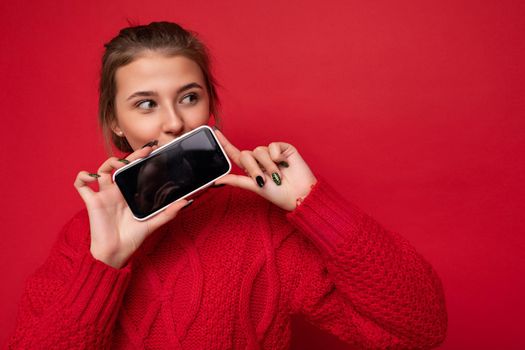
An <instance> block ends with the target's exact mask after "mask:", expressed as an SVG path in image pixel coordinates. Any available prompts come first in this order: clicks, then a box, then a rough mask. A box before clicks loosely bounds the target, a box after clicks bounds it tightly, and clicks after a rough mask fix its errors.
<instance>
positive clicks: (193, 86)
mask: <svg viewBox="0 0 525 350" xmlns="http://www.w3.org/2000/svg"><path fill="white" fill-rule="evenodd" d="M193 88H199V89H203V87H202V86H200V85H199V84H197V83H195V82H193V83H189V84H186V85H184V86H182V87H180V88H179V89H178V90H177V94H180V93H181V92H183V91H186V90H189V89H193Z"/></svg>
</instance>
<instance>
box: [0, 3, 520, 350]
mask: <svg viewBox="0 0 525 350" xmlns="http://www.w3.org/2000/svg"><path fill="white" fill-rule="evenodd" d="M86 4H87V2H72V1H55V2H54V3H53V2H50V1H40V2H37V1H33V2H31V1H3V2H2V3H1V4H0V16H1V18H0V30H1V35H0V43H1V54H0V74H1V77H2V78H1V84H2V85H1V89H0V102H1V104H2V106H1V111H2V112H1V125H2V127H1V130H2V132H1V135H2V137H1V138H0V142H1V147H0V152H1V153H0V155H1V160H2V161H1V163H0V164H1V175H2V176H1V177H0V179H1V181H0V193H1V204H0V205H1V210H0V222H1V234H2V236H1V237H2V238H1V240H0V242H1V244H0V275H1V276H2V283H1V287H0V303H1V309H0V310H1V311H0V341H1V342H3V341H4V340H5V339H6V337H7V334H8V333H9V332H10V331H12V329H13V325H14V317H15V315H16V304H17V303H18V301H19V298H20V295H21V292H22V288H23V283H24V280H25V279H26V278H27V277H28V275H29V274H30V273H31V272H32V271H33V270H34V269H35V268H36V267H37V266H38V265H39V264H41V263H42V262H43V260H44V258H45V257H46V256H47V254H48V252H49V249H50V246H51V244H52V242H53V241H54V239H55V237H56V234H57V233H58V230H59V229H60V227H61V226H62V225H63V224H64V223H65V222H66V220H67V219H68V218H69V217H71V215H72V214H73V213H75V212H76V211H78V210H79V209H80V208H81V207H82V202H81V201H80V199H79V197H78V195H77V193H76V192H75V190H74V188H73V186H72V184H73V180H74V178H75V175H76V173H77V172H78V171H79V170H80V169H87V170H94V169H96V168H97V167H98V165H99V164H100V163H101V162H102V161H103V160H104V159H105V157H106V156H105V153H104V149H103V146H102V142H101V137H100V136H99V132H98V128H97V124H96V106H97V96H96V90H97V79H98V78H97V72H98V69H99V60H100V55H101V52H102V44H103V43H104V42H105V41H107V40H108V39H110V38H111V37H112V36H113V35H115V34H116V32H117V30H118V29H119V28H120V27H122V26H125V25H126V20H127V19H130V20H134V21H138V22H140V23H147V22H149V21H152V20H159V19H168V20H173V21H178V22H179V23H181V24H182V25H185V26H187V27H189V28H191V29H193V30H196V31H197V32H199V33H201V36H202V38H203V39H204V40H205V41H206V42H207V43H208V44H209V46H210V47H211V50H212V52H213V53H214V56H215V63H216V71H217V75H218V78H219V81H220V82H221V84H222V85H223V88H222V89H221V90H220V92H221V95H222V99H223V101H224V117H223V119H224V130H225V133H226V134H227V135H228V136H229V137H230V139H231V140H232V141H234V142H236V143H237V144H238V145H239V146H240V147H250V148H253V147H255V146H257V145H259V144H263V143H269V142H270V141H279V140H286V141H289V142H291V143H293V144H295V145H296V146H297V148H298V149H299V150H300V151H301V153H302V154H303V156H304V157H305V159H306V160H307V161H308V162H309V163H310V165H311V166H312V168H313V169H314V171H315V172H316V173H318V174H320V175H322V176H324V177H325V178H326V179H328V180H329V181H330V182H331V183H332V184H333V185H335V186H337V187H338V188H339V190H340V192H341V193H343V194H344V195H346V196H347V197H348V198H349V199H350V200H352V201H354V202H355V203H357V204H358V205H359V206H361V207H362V208H363V209H364V210H365V211H367V212H369V213H371V214H372V215H373V216H375V217H376V218H377V219H378V220H379V221H380V222H382V223H383V224H384V225H385V226H386V227H388V228H390V229H392V230H395V231H398V232H401V233H402V234H403V235H404V236H405V237H407V238H408V239H409V240H410V241H411V242H412V244H413V245H415V246H416V248H417V249H418V250H419V251H420V252H421V253H422V254H423V255H424V256H425V257H426V258H427V259H428V260H429V261H430V262H431V263H432V264H433V266H434V267H435V268H436V270H437V271H438V273H439V274H440V276H441V278H442V280H443V283H444V286H445V289H446V296H447V305H448V310H449V333H448V338H447V340H446V342H445V344H444V345H443V347H442V348H443V349H467V348H468V349H496V348H499V349H518V348H521V349H523V348H525V340H524V338H523V336H522V334H521V333H520V332H522V331H523V314H524V311H525V308H524V306H525V302H524V301H523V294H524V293H523V292H524V278H523V276H525V273H524V272H525V261H524V260H525V254H524V253H523V251H524V248H525V238H524V237H523V234H524V233H525V230H524V228H525V224H524V222H525V220H524V219H523V217H524V215H523V213H522V212H523V209H524V208H525V205H524V197H525V196H524V194H525V190H524V188H525V186H524V182H525V176H524V173H525V164H524V161H523V153H524V152H523V151H524V150H525V147H524V146H525V121H524V112H525V98H524V96H525V95H524V92H525V89H524V87H523V84H524V81H525V79H524V78H525V71H524V65H523V62H525V57H524V56H525V40H524V34H525V20H524V18H525V6H524V5H523V2H522V1H495V0H494V1H490V0H489V1H458V0H454V1H452V0H441V1H408V0H400V1H332V0H327V1H321V2H316V1H285V2H274V3H269V2H268V1H258V2H246V1H217V2H209V3H208V2H200V1H189V2H188V1H173V0H172V1H160V0H148V1H136V0H133V1H130V0H127V1H122V0H118V1H94V2H93V1H91V2H89V5H86ZM295 329H296V335H295V337H294V348H295V349H299V348H302V349H315V348H320V346H321V345H320V344H325V347H327V345H326V344H332V345H330V346H334V347H337V345H335V344H336V341H335V340H333V339H332V340H330V339H329V340H326V338H323V336H322V335H319V334H318V333H315V332H312V331H311V329H310V328H308V327H307V326H305V325H304V324H300V323H299V324H298V325H297V326H296V327H295ZM328 347H329V346H328ZM339 348H342V347H339Z"/></svg>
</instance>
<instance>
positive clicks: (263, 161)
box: [252, 146, 283, 186]
mask: <svg viewBox="0 0 525 350" xmlns="http://www.w3.org/2000/svg"><path fill="white" fill-rule="evenodd" d="M252 154H253V156H254V157H255V159H256V160H257V162H258V163H259V164H260V165H262V166H263V167H264V169H265V171H266V173H268V174H269V175H270V176H271V177H272V180H273V182H275V184H276V185H277V186H280V185H281V179H282V177H283V176H282V173H281V171H280V170H279V168H278V167H277V165H276V164H275V163H274V161H273V160H272V159H271V158H270V154H269V152H268V148H267V147H264V146H259V147H257V148H256V149H254V150H253V152H252Z"/></svg>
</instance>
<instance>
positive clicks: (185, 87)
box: [127, 82, 204, 101]
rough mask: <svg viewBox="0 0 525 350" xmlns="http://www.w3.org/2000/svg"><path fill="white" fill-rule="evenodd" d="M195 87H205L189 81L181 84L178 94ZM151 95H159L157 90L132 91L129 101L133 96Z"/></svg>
mask: <svg viewBox="0 0 525 350" xmlns="http://www.w3.org/2000/svg"><path fill="white" fill-rule="evenodd" d="M193 88H199V89H203V90H204V88H203V87H202V86H200V85H199V84H197V83H195V82H193V83H189V84H186V85H183V86H181V87H180V88H179V89H178V90H177V94H180V93H181V92H184V91H186V90H189V89H193ZM151 96H158V93H157V92H155V91H136V92H134V93H132V94H131V95H130V96H129V97H128V98H127V100H128V101H129V100H131V99H132V98H135V97H151Z"/></svg>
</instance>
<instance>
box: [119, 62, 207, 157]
mask: <svg viewBox="0 0 525 350" xmlns="http://www.w3.org/2000/svg"><path fill="white" fill-rule="evenodd" d="M115 79H116V87H117V93H116V96H115V114H116V123H115V125H113V126H112V130H113V132H115V133H116V134H117V135H118V136H120V137H125V138H126V139H127V140H128V142H129V144H130V146H131V147H132V148H133V149H134V150H137V149H139V148H141V147H142V146H144V145H145V144H146V143H148V142H150V141H153V140H158V141H159V145H164V144H166V143H168V142H169V141H171V140H173V139H174V138H176V137H178V136H180V135H182V134H183V133H185V132H188V131H190V130H193V129H195V128H196V127H198V126H201V125H205V124H206V123H207V122H208V119H209V115H210V109H209V96H208V91H207V90H206V84H205V80H204V76H203V74H202V71H201V69H200V68H199V66H198V65H197V64H196V63H195V62H194V61H192V60H190V59H189V58H186V57H183V56H171V57H168V56H165V55H162V54H160V53H148V54H146V55H143V56H141V57H140V58H138V59H136V60H135V61H133V62H132V63H130V64H128V65H125V66H122V67H120V68H118V69H117V71H116V74H115Z"/></svg>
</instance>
